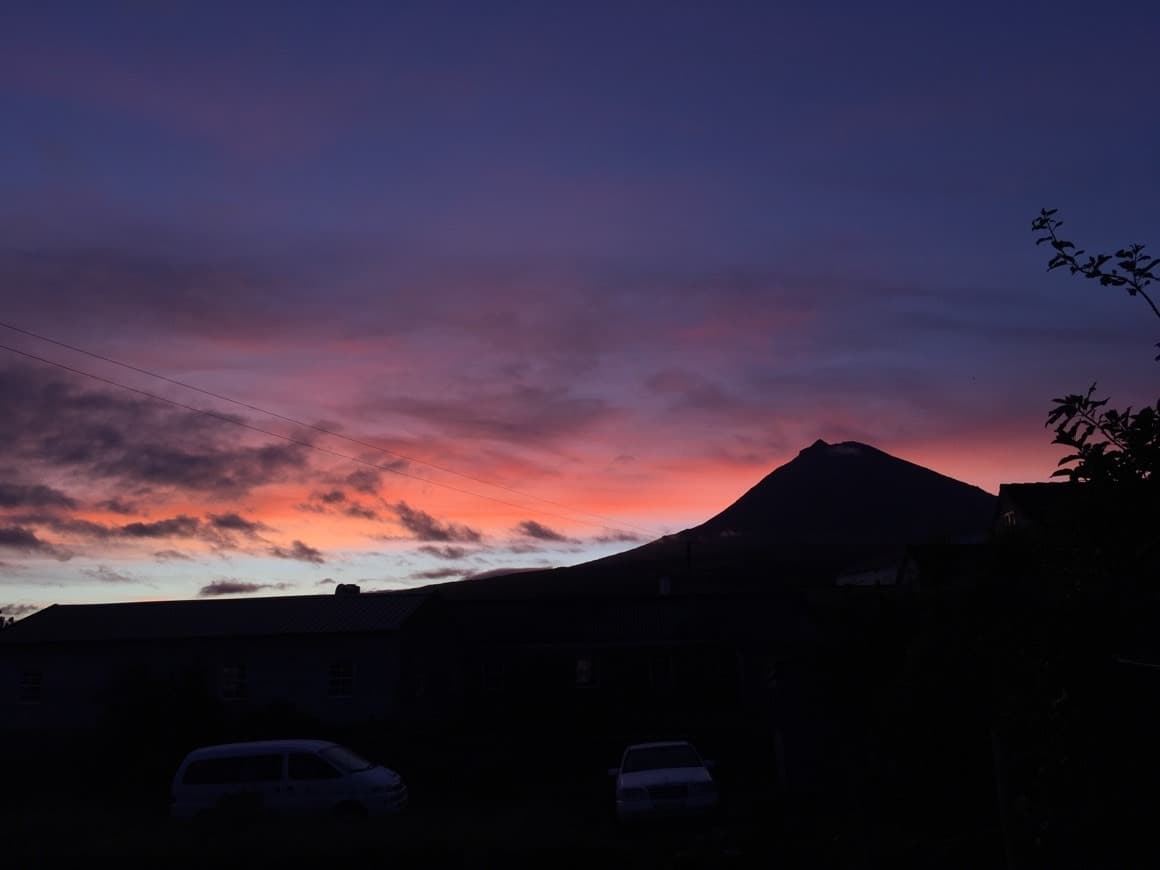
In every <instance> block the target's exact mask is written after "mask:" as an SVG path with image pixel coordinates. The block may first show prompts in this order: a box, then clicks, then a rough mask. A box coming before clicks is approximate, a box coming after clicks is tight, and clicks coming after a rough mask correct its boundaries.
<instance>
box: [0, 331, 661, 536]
mask: <svg viewBox="0 0 1160 870" xmlns="http://www.w3.org/2000/svg"><path fill="white" fill-rule="evenodd" d="M0 326H2V327H4V328H5V329H10V330H12V331H13V332H18V333H20V334H21V335H27V336H29V337H30V338H35V339H37V340H38V341H45V342H48V343H49V344H55V345H56V346H57V347H63V348H65V349H66V350H71V351H73V352H75V353H80V354H84V355H85V356H89V357H92V358H93V359H98V360H100V361H101V362H106V363H110V364H112V365H115V366H120V367H121V368H123V369H128V370H129V371H133V372H137V373H138V374H142V375H146V376H147V377H151V378H157V379H158V380H160V381H165V382H166V383H169V384H173V385H174V386H177V387H182V388H183V389H187V390H193V391H194V392H197V393H201V394H203V395H206V396H210V397H211V398H214V399H220V400H221V401H223V402H230V403H231V404H234V405H237V406H239V407H242V408H246V409H248V410H250V411H256V412H258V413H259V414H266V415H268V416H270V417H274V418H275V419H277V420H281V421H282V422H284V423H290V424H292V425H294V426H301V427H303V428H305V429H312V430H314V431H315V432H320V433H322V434H323V435H329V436H330V437H332V438H340V439H342V440H343V441H349V442H350V443H351V444H357V445H359V446H360V447H366V448H367V449H369V450H375V451H377V452H379V453H385V454H387V455H388V456H394V457H395V458H396V459H402V460H405V461H407V462H412V463H414V464H416V465H425V466H427V467H428V468H434V469H435V470H436V471H442V472H444V473H445V474H451V475H454V476H456V477H462V478H463V479H464V480H470V481H472V482H473V483H480V484H483V485H484V486H491V487H494V488H496V489H502V490H504V491H505V492H510V493H511V494H512V495H518V496H520V497H521V498H530V499H533V500H534V501H538V502H541V503H543V504H547V505H552V506H553V507H557V508H561V509H563V510H566V511H569V512H571V513H572V514H583V515H584V516H587V517H592V518H593V519H597V520H600V521H601V523H602V524H604V525H607V526H610V527H612V528H619V529H622V530H625V529H631V530H633V531H637V532H644V533H645V534H648V535H658V536H659V533H658V532H656V531H654V530H652V529H646V528H643V527H641V526H634V525H632V524H631V523H624V522H620V521H619V520H613V519H611V518H609V517H606V516H602V515H601V514H594V513H591V512H590V511H584V510H578V509H576V508H572V507H569V506H568V505H566V504H561V503H560V502H556V501H552V500H551V499H547V498H542V497H541V496H538V495H533V494H531V493H527V492H523V491H521V490H518V489H514V488H512V487H510V486H505V485H504V484H502V483H496V482H495V481H492V480H487V479H485V478H481V477H475V476H472V475H470V474H466V473H464V472H462V471H456V470H455V469H453V468H446V467H444V466H442V465H438V464H436V463H434V462H428V461H427V460H424V459H416V458H415V457H413V456H407V455H406V454H403V453H398V452H396V451H394V450H390V449H388V448H386V447H381V446H380V445H378V444H372V443H370V442H369V441H363V440H361V439H358V438H354V437H352V436H350V435H343V434H342V433H341V432H335V431H334V430H332V429H327V428H326V427H325V426H319V425H317V424H315V423H307V422H306V421H305V420H299V419H297V418H295V417H289V416H287V415H285V414H279V413H278V412H277V411H271V410H269V409H268V408H263V407H260V406H259V405H253V404H250V403H249V402H244V401H242V400H241V399H235V398H233V397H231V396H225V395H222V394H221V393H215V392H213V391H212V390H207V389H205V388H203V387H199V386H197V385H196V384H190V383H186V382H185V381H180V380H177V379H176V378H171V377H167V376H166V375H162V374H158V373H157V372H154V371H150V370H149V369H145V368H140V367H139V366H135V365H132V364H131V363H127V362H122V361H121V360H117V359H113V358H112V357H108V356H103V355H102V354H99V353H94V352H93V351H90V350H85V349H84V348H83V347H77V346H76V345H73V344H68V343H67V342H63V341H59V340H58V339H55V338H49V337H48V336H47V335H40V334H39V333H36V332H33V331H31V330H29V329H24V328H23V327H20V326H16V325H15V324H12V323H6V322H4V321H2V320H0ZM416 479H418V480H427V479H426V478H416ZM429 482H432V483H433V482H434V481H429ZM481 497H482V498H487V497H488V496H481ZM503 503H506V502H503ZM553 516H557V517H558V516H559V515H558V514H553ZM565 519H569V520H570V521H571V520H574V517H566V518H565ZM589 525H591V523H589Z"/></svg>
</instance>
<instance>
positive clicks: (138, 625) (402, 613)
mask: <svg viewBox="0 0 1160 870" xmlns="http://www.w3.org/2000/svg"><path fill="white" fill-rule="evenodd" d="M432 597H433V596H432V595H431V594H430V593H400V592H389V593H365V594H360V595H286V596H272V597H262V598H219V599H210V600H204V599H194V600H188V601H143V602H130V603H119V604H54V605H52V606H51V607H47V608H45V609H44V610H41V611H39V612H37V613H34V614H32V616H28V617H26V618H24V619H22V620H20V621H19V622H17V623H15V624H13V625H12V626H10V627H9V628H6V629H4V631H2V632H0V643H2V644H8V643H72V642H86V641H112V640H153V641H156V640H170V639H177V638H195V637H197V638H216V637H261V636H271V635H302V634H323V633H354V632H374V631H397V630H399V629H400V628H402V627H403V624H404V623H405V622H406V621H407V620H408V619H410V618H411V616H413V615H414V613H415V612H416V611H417V610H418V609H419V608H420V607H422V606H423V604H424V603H425V602H427V601H428V600H429V599H430V598H432Z"/></svg>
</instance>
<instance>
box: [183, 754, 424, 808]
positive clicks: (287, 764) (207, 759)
mask: <svg viewBox="0 0 1160 870" xmlns="http://www.w3.org/2000/svg"><path fill="white" fill-rule="evenodd" d="M406 805H407V786H406V785H405V784H404V783H403V779H402V777H401V776H399V774H397V773H395V771H393V770H388V769H387V768H385V767H382V766H381V765H377V764H374V763H372V762H370V761H367V760H366V759H365V758H362V757H361V756H359V755H357V754H356V753H354V752H352V751H351V750H350V749H347V748H346V747H345V746H341V745H339V744H337V743H331V742H330V741H328V740H260V741H253V742H249V743H223V744H219V745H217V746H203V747H202V748H201V749H195V750H193V752H191V753H189V755H187V756H186V757H185V760H184V761H182V762H181V766H180V767H178V768H177V773H176V774H175V775H174V777H173V792H172V795H171V798H170V814H171V815H172V816H173V817H174V818H176V819H192V818H196V817H205V816H213V815H231V814H243V815H254V814H273V815H296V814H320V813H338V814H346V815H351V816H364V815H379V814H382V813H395V812H399V811H400V810H402V809H403V808H404V807H406Z"/></svg>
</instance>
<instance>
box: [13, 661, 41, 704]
mask: <svg viewBox="0 0 1160 870" xmlns="http://www.w3.org/2000/svg"><path fill="white" fill-rule="evenodd" d="M41 683H42V674H41V673H40V671H39V670H37V669H36V668H29V669H27V670H24V671H21V672H20V683H19V685H18V686H17V689H16V697H17V699H18V700H19V701H20V703H22V704H39V703H40V689H41Z"/></svg>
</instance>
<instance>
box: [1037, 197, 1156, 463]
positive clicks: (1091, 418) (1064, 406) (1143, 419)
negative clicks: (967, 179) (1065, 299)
mask: <svg viewBox="0 0 1160 870" xmlns="http://www.w3.org/2000/svg"><path fill="white" fill-rule="evenodd" d="M1057 212H1058V209H1054V208H1051V209H1047V208H1045V209H1041V210H1040V212H1039V217H1037V218H1036V219H1035V220H1033V221H1032V222H1031V229H1032V231H1034V232H1037V233H1042V235H1040V236H1039V238H1037V239H1036V240H1035V244H1037V245H1042V244H1044V243H1047V244H1049V245H1050V246H1051V249H1052V250H1053V251H1054V254H1053V255H1052V257H1051V260H1050V261H1049V262H1048V264H1047V269H1048V271H1051V270H1053V269H1061V268H1066V269H1068V270H1069V271H1070V272H1071V274H1073V275H1081V276H1082V277H1084V278H1088V279H1091V280H1095V281H1099V283H1100V286H1102V287H1123V288H1124V289H1125V290H1126V291H1127V292H1128V295H1129V296H1139V297H1140V298H1142V299H1143V300H1144V301H1145V302H1146V303H1148V307H1149V308H1150V309H1151V311H1152V313H1153V314H1155V315H1156V317H1157V319H1160V308H1158V307H1157V306H1156V303H1155V301H1153V299H1152V297H1151V296H1150V295H1149V293H1148V287H1149V286H1150V285H1151V284H1152V283H1153V282H1154V281H1157V280H1160V258H1157V257H1153V256H1151V255H1150V254H1146V253H1144V245H1141V244H1131V245H1127V246H1125V247H1123V248H1120V249H1119V250H1118V251H1116V252H1115V254H1095V255H1091V254H1088V255H1087V259H1086V260H1085V259H1081V257H1082V256H1083V255H1084V254H1085V253H1086V252H1085V251H1084V250H1082V249H1080V248H1077V247H1076V246H1075V243H1074V242H1070V241H1068V240H1066V239H1063V238H1060V236H1059V228H1060V227H1061V226H1063V221H1061V220H1058V219H1057V218H1056V217H1055V215H1056V213H1057ZM1113 260H1115V263H1116V265H1115V267H1114V268H1108V265H1107V264H1108V263H1110V262H1112V261H1113ZM1156 346H1157V347H1158V348H1160V342H1158V343H1157V345H1156ZM1156 359H1157V360H1160V354H1157V356H1156ZM1095 391H1096V384H1095V383H1093V384H1092V385H1091V387H1089V388H1088V390H1087V392H1086V393H1072V394H1070V395H1067V396H1063V397H1061V398H1056V399H1052V402H1054V403H1055V407H1054V408H1053V409H1052V410H1051V412H1050V413H1049V414H1048V415H1047V422H1046V423H1045V425H1046V426H1054V427H1055V438H1054V439H1053V441H1052V443H1053V444H1062V445H1063V446H1065V447H1069V448H1071V450H1072V451H1073V452H1071V453H1069V454H1068V455H1067V456H1065V457H1063V458H1062V459H1061V460H1059V463H1058V464H1059V467H1058V468H1057V469H1056V471H1055V472H1054V473H1053V474H1052V477H1067V478H1068V479H1069V480H1072V481H1087V482H1094V483H1101V484H1117V485H1127V484H1132V483H1137V482H1141V481H1152V482H1153V483H1155V482H1156V481H1157V480H1160V477H1158V476H1157V470H1158V469H1160V399H1158V400H1157V402H1156V405H1155V407H1150V406H1145V407H1143V408H1141V409H1140V410H1138V411H1133V410H1132V408H1131V407H1128V408H1126V409H1125V410H1123V411H1118V410H1116V409H1114V408H1106V407H1105V406H1106V405H1107V403H1108V399H1106V398H1104V399H1097V398H1095V397H1094V396H1095Z"/></svg>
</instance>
